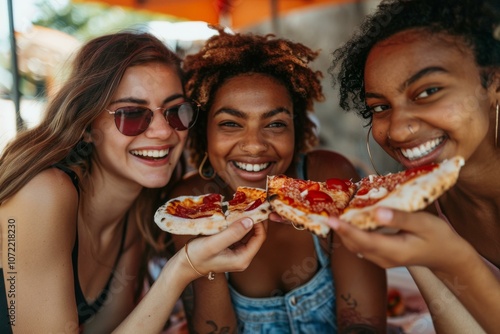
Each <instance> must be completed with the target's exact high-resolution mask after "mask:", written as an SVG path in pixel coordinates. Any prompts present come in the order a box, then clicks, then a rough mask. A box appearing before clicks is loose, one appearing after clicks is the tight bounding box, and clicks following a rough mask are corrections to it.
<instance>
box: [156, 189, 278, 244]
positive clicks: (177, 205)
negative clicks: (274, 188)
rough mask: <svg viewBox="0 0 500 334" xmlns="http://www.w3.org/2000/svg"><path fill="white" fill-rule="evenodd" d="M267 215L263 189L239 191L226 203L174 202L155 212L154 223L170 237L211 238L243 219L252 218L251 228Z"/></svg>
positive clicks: (217, 198)
mask: <svg viewBox="0 0 500 334" xmlns="http://www.w3.org/2000/svg"><path fill="white" fill-rule="evenodd" d="M270 213H271V209H270V205H269V202H268V201H267V199H266V191H265V190H264V189H259V188H251V187H238V189H237V190H236V192H235V194H234V196H233V198H232V199H231V200H229V201H227V202H224V197H223V196H222V195H220V194H205V195H199V196H180V197H176V198H173V199H171V200H169V201H167V202H166V203H165V204H163V205H162V206H160V207H159V208H158V210H157V211H156V213H155V216H154V220H155V223H156V224H157V225H158V226H159V227H160V228H161V229H162V230H164V231H166V232H170V233H172V234H187V235H211V234H215V233H219V232H221V231H222V230H225V229H226V228H227V227H228V226H229V225H230V224H231V223H233V222H235V221H237V220H239V219H241V218H243V217H250V218H252V219H253V222H254V224H256V223H260V222H263V221H265V220H267V217H268V216H269V214H270Z"/></svg>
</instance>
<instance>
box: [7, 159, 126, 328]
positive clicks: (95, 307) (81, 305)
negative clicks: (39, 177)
mask: <svg viewBox="0 0 500 334" xmlns="http://www.w3.org/2000/svg"><path fill="white" fill-rule="evenodd" d="M53 167H55V168H58V169H60V170H62V171H63V172H65V173H66V174H67V175H68V176H69V177H70V178H71V181H72V182H73V184H74V186H75V188H76V191H77V192H78V196H80V188H79V187H78V176H77V175H76V173H75V172H74V171H72V170H71V169H69V168H67V167H66V166H63V165H61V164H56V165H53ZM127 224H128V213H127V215H126V216H125V221H124V224H123V232H122V238H121V243H120V250H119V252H118V256H117V258H116V260H115V263H114V265H113V270H112V273H111V276H110V277H109V279H108V282H107V283H106V286H105V287H104V289H103V290H102V292H101V293H100V295H99V296H98V297H97V298H96V300H95V301H94V302H93V303H92V304H89V303H87V300H86V299H85V296H84V295H83V292H82V288H81V286H80V281H79V279H78V229H77V235H76V241H75V245H74V246H73V251H72V253H71V257H72V264H73V277H74V284H75V299H76V307H77V309H78V322H79V324H83V323H84V322H85V321H87V320H88V319H89V318H90V317H92V316H93V315H94V314H96V313H97V311H99V309H100V308H101V307H102V305H103V304H104V302H105V301H106V298H107V296H108V291H109V287H110V284H111V281H112V280H113V276H114V274H113V273H114V271H115V269H116V266H117V264H118V261H119V260H120V257H121V255H122V253H123V247H124V245H125V237H126V235H127ZM7 276H8V273H7ZM7 291H8V290H7V289H6V287H5V283H4V272H3V268H0V333H2V334H3V333H5V334H10V333H12V328H11V319H10V318H9V315H10V314H9V308H8V304H7ZM12 320H15V319H14V318H13V319H12Z"/></svg>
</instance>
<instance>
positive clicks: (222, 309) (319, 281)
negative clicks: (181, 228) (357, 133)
mask: <svg viewBox="0 0 500 334" xmlns="http://www.w3.org/2000/svg"><path fill="white" fill-rule="evenodd" d="M317 55H318V54H317V53H316V52H314V51H312V50H310V49H309V48H308V47H306V46H305V45H302V44H299V43H294V42H292V41H289V40H286V39H280V38H275V37H274V36H271V35H269V36H259V35H252V34H234V35H233V34H227V33H225V32H223V31H219V35H218V36H215V37H212V38H210V39H209V40H208V41H207V43H206V44H205V46H204V47H203V48H202V49H201V51H200V52H199V53H197V54H194V55H191V56H188V57H187V58H186V59H185V62H184V65H185V69H186V71H187V75H188V81H187V84H186V87H187V88H186V90H187V94H188V95H189V96H190V97H191V98H193V99H195V100H197V101H199V102H200V104H201V105H202V111H201V112H200V115H199V117H198V123H197V126H196V127H194V128H193V129H192V131H191V136H190V140H189V149H190V153H191V155H190V157H191V160H192V162H193V163H194V165H195V166H196V167H198V168H197V169H198V170H199V171H200V173H199V174H192V175H190V176H188V177H186V178H185V179H184V180H182V182H180V183H178V184H177V186H176V187H175V188H174V189H173V190H172V192H171V193H170V194H169V196H170V197H177V196H179V195H196V194H200V193H209V192H214V193H219V194H222V195H224V197H226V198H232V197H233V194H234V192H235V191H236V189H237V187H238V186H250V187H256V188H266V181H267V176H268V175H278V174H285V175H287V176H290V177H293V178H300V179H312V180H317V181H324V180H326V179H329V178H341V179H353V180H356V179H358V176H357V174H356V172H355V169H354V167H353V166H352V164H351V163H350V162H349V161H348V160H347V159H346V158H344V157H343V156H342V155H340V154H338V153H336V152H331V151H324V150H313V148H314V147H315V145H316V144H317V139H318V138H317V137H316V132H315V129H314V127H315V125H314V123H313V122H312V121H311V119H310V118H309V117H308V115H309V113H311V112H313V109H314V102H315V101H321V100H322V99H323V94H322V88H321V84H320V81H319V79H320V78H321V73H320V72H315V71H313V70H312V69H311V68H310V67H309V63H310V62H312V61H313V60H314V59H315V58H316V56H317ZM333 238H334V237H333V235H331V234H330V235H328V237H327V238H320V237H318V236H315V235H312V234H311V233H309V232H308V231H302V230H298V229H295V228H294V226H293V225H291V224H286V223H278V222H269V228H268V237H267V240H266V243H265V244H264V245H263V247H262V249H261V250H260V251H259V253H258V254H257V256H256V257H255V259H254V261H253V262H252V264H251V265H250V267H249V268H248V269H247V270H245V271H244V272H242V273H230V274H228V275H227V277H226V276H224V275H220V277H219V276H218V277H217V279H216V280H215V281H214V282H209V283H208V282H206V281H205V280H203V279H201V280H197V281H195V282H194V283H193V284H194V291H195V296H194V300H193V301H191V300H190V299H189V297H190V296H187V295H186V296H185V305H186V306H187V312H188V314H190V317H188V319H190V320H191V322H190V325H191V326H192V330H193V331H196V332H208V331H211V330H214V328H219V329H222V328H224V330H228V331H229V332H233V331H238V332H240V333H262V332H267V331H282V332H290V331H296V332H318V333H333V332H336V331H337V329H339V330H344V329H345V330H348V329H349V328H350V329H353V330H354V329H355V328H358V326H360V325H361V324H360V323H361V322H362V323H363V324H369V326H368V327H370V329H371V330H372V331H373V332H384V331H385V323H386V313H385V312H386V310H385V275H384V271H383V270H381V269H380V268H377V267H376V266H374V265H372V264H370V263H369V262H367V261H364V260H362V259H359V258H358V257H356V255H354V254H352V253H350V252H348V251H347V250H346V249H345V248H344V247H343V246H342V245H341V244H337V243H335V242H336V241H334V239H333ZM186 239H187V238H184V237H182V236H174V242H175V244H176V247H177V249H180V248H181V247H182V245H183V244H184V243H185V240H186ZM334 243H335V251H333V248H334ZM347 263H349V265H348V266H347V265H346V264H347ZM332 269H333V270H332ZM360 272H363V275H360ZM353 277H357V279H356V280H353V279H352V278H353ZM360 277H362V279H360ZM257 281H258V284H257V283H256V282H257ZM333 282H335V289H334V284H333ZM211 296H219V299H218V304H217V305H218V307H217V308H214V307H213V304H212V303H213V300H212V297H211ZM193 302H194V304H193ZM290 303H291V304H290ZM288 305H292V307H291V310H290V309H289V306H288Z"/></svg>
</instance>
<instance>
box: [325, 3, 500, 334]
mask: <svg viewBox="0 0 500 334" xmlns="http://www.w3.org/2000/svg"><path fill="white" fill-rule="evenodd" d="M387 18H389V19H388V20H386V19H387ZM380 22H385V24H383V25H381V24H380ZM499 29H500V8H499V4H498V1H493V0H441V1H434V0H386V1H383V2H382V3H381V4H380V6H379V7H378V9H377V11H376V12H375V13H374V15H373V16H370V17H368V18H367V19H366V20H365V21H364V22H363V24H362V25H361V27H360V29H359V30H358V32H357V33H356V34H354V35H353V36H352V38H351V39H350V40H348V41H347V43H346V44H345V45H344V46H342V47H341V48H339V49H338V50H336V51H335V52H334V53H333V56H334V63H333V66H332V68H331V70H332V73H333V74H334V78H335V79H336V82H337V83H339V86H340V96H341V100H340V102H341V106H342V107H343V108H344V109H346V110H350V109H354V110H355V111H356V112H358V113H359V114H360V115H361V116H363V117H364V118H365V119H367V120H368V121H369V122H371V125H372V128H373V138H374V139H375V140H376V141H377V143H378V144H379V145H380V146H381V147H382V148H383V149H384V151H385V152H386V153H387V154H388V155H389V156H391V157H392V158H394V159H395V160H396V161H398V162H399V163H401V164H402V165H403V166H404V167H406V168H412V167H418V166H424V165H427V164H430V163H439V162H442V161H444V160H446V159H451V158H452V157H453V156H455V155H461V156H463V157H464V158H465V165H464V166H463V167H462V169H461V171H460V174H459V177H458V181H457V183H456V185H455V186H454V187H452V188H451V189H450V190H449V191H448V192H447V193H446V194H444V196H442V197H440V198H439V199H438V200H436V201H435V202H434V203H433V204H431V205H429V207H427V208H426V210H425V212H417V213H404V212H401V211H398V210H388V209H379V211H376V212H375V213H374V216H375V217H376V218H377V221H378V223H380V225H382V226H387V227H389V228H394V229H397V230H399V231H400V232H399V233H397V234H395V235H385V236H384V235H377V236H373V234H369V233H364V232H362V231H359V230H356V229H353V228H352V227H351V226H349V225H348V224H345V222H342V221H340V220H335V219H332V224H331V225H332V226H333V227H334V228H335V229H336V232H337V234H338V235H339V236H341V238H342V240H343V241H344V242H345V244H346V245H347V246H348V247H349V249H351V250H352V251H354V252H361V253H362V254H363V255H364V257H365V258H366V259H368V260H371V261H373V262H375V263H377V264H378V265H380V266H383V267H394V266H408V267H409V271H410V273H411V274H412V276H413V278H414V279H415V281H416V283H417V285H418V286H419V289H420V291H421V292H422V294H423V296H424V298H425V299H426V302H427V304H428V306H429V309H430V311H431V313H432V315H433V316H432V319H433V321H434V325H435V327H436V330H437V332H443V333H458V332H460V333H483V332H486V333H493V332H496V331H498V328H499V327H498V326H499V321H498V314H500V302H499V301H500V252H499V251H498V250H499V244H500V224H499V222H500V215H499V212H500V197H499V195H498V189H500V176H499V175H500V174H499V173H498V167H497V166H499V164H500V149H499V143H498V135H499V134H498V128H499V125H498V124H499V109H500V107H499V103H500V42H499V40H500V38H499V35H498V32H499ZM373 31H377V32H378V33H377V34H374V33H373ZM443 241H446V242H443ZM396 250H397V251H396ZM457 282H460V284H459V285H460V287H459V286H457V284H456V283H457ZM463 287H466V288H463ZM440 296H447V297H446V298H445V299H446V301H444V300H443V299H444V298H440ZM457 319H461V321H460V322H457Z"/></svg>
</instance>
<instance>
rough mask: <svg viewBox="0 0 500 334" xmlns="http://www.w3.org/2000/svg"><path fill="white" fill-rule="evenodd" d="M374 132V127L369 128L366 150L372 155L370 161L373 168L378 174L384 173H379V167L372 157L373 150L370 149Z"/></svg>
mask: <svg viewBox="0 0 500 334" xmlns="http://www.w3.org/2000/svg"><path fill="white" fill-rule="evenodd" d="M371 132H372V127H371V126H370V128H369V129H368V132H367V133H366V150H367V151H368V156H369V157H370V163H371V164H372V167H373V170H374V171H375V173H377V175H382V174H380V173H379V171H378V170H377V167H375V163H374V162H373V157H372V152H371V150H370V133H371Z"/></svg>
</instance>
